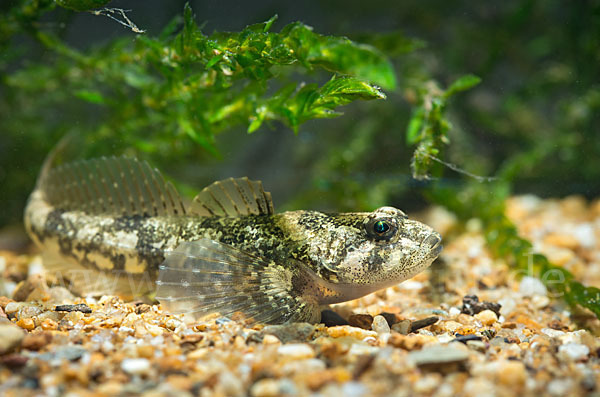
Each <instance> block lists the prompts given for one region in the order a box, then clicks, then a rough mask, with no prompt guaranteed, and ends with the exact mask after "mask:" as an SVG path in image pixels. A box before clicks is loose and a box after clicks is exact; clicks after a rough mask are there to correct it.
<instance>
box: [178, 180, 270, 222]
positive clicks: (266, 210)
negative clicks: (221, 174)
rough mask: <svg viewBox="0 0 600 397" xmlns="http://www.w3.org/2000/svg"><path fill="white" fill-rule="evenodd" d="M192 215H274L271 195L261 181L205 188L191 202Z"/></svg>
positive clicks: (215, 185)
mask: <svg viewBox="0 0 600 397" xmlns="http://www.w3.org/2000/svg"><path fill="white" fill-rule="evenodd" d="M189 212H190V213H193V214H196V215H200V216H244V215H270V214H274V213H275V211H274V209H273V201H272V200H271V193H269V192H265V191H264V189H263V186H262V183H261V182H260V181H251V180H249V179H248V178H246V177H243V178H236V179H234V178H229V179H225V180H222V181H218V182H215V183H213V184H212V185H209V186H207V187H205V188H204V189H203V190H202V191H201V192H200V193H198V195H197V196H196V197H195V198H194V200H193V201H192V205H191V206H190V209H189Z"/></svg>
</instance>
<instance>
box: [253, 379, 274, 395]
mask: <svg viewBox="0 0 600 397" xmlns="http://www.w3.org/2000/svg"><path fill="white" fill-rule="evenodd" d="M250 395H251V396H253V397H278V396H280V395H281V393H280V392H279V382H278V381H277V380H275V379H261V380H259V381H258V382H256V383H254V384H253V385H252V387H251V388H250Z"/></svg>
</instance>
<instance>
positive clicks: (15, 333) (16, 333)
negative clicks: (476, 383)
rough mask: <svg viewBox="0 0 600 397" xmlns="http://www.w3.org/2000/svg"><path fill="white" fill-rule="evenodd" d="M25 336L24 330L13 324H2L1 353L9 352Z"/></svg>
mask: <svg viewBox="0 0 600 397" xmlns="http://www.w3.org/2000/svg"><path fill="white" fill-rule="evenodd" d="M23 338H25V333H24V332H23V330H22V329H21V328H19V327H17V326H15V325H12V324H4V323H3V324H0V354H5V353H8V352H10V351H12V350H14V349H15V348H16V347H18V346H19V345H20V344H21V341H22V340H23Z"/></svg>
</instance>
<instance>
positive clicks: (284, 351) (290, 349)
mask: <svg viewBox="0 0 600 397" xmlns="http://www.w3.org/2000/svg"><path fill="white" fill-rule="evenodd" d="M277 353H278V354H279V355H281V356H284V357H287V358H291V359H294V360H300V359H303V358H313V357H314V356H315V351H314V350H313V349H312V348H311V347H310V346H309V345H307V344H304V343H290V344H287V345H282V346H279V347H278V348H277Z"/></svg>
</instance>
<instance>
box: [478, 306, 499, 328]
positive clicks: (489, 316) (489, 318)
mask: <svg viewBox="0 0 600 397" xmlns="http://www.w3.org/2000/svg"><path fill="white" fill-rule="evenodd" d="M475 318H476V319H477V320H479V321H481V324H483V325H493V324H494V323H496V321H498V316H496V313H494V312H493V311H491V310H489V309H487V310H484V311H482V312H479V313H477V314H476V315H475Z"/></svg>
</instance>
